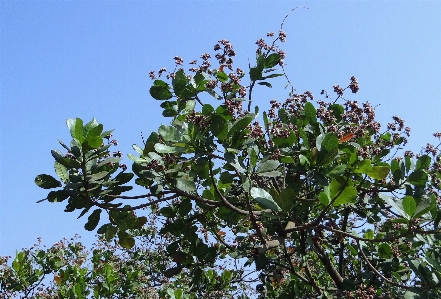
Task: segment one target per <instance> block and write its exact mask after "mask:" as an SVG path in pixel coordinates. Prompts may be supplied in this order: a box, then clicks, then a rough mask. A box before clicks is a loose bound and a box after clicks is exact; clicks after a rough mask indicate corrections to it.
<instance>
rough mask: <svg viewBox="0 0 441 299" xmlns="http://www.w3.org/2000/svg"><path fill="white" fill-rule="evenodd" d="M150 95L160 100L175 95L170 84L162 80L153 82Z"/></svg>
mask: <svg viewBox="0 0 441 299" xmlns="http://www.w3.org/2000/svg"><path fill="white" fill-rule="evenodd" d="M150 95H151V96H152V97H153V98H154V99H155V100H160V101H164V100H169V99H171V98H172V97H173V95H172V93H171V92H170V86H169V85H168V84H167V83H165V82H164V81H162V80H155V82H153V86H152V87H150Z"/></svg>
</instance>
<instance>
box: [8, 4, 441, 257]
mask: <svg viewBox="0 0 441 299" xmlns="http://www.w3.org/2000/svg"><path fill="white" fill-rule="evenodd" d="M295 6H307V7H309V9H299V10H296V11H295V12H294V13H292V14H291V16H290V17H289V18H288V20H287V21H286V22H285V27H284V29H285V31H286V32H287V34H288V39H287V42H286V44H285V45H284V47H283V48H284V50H285V52H286V53H287V57H286V59H285V62H286V63H287V64H288V65H287V67H286V69H287V71H288V74H289V75H290V79H291V82H292V83H293V85H294V87H295V88H296V89H297V91H299V92H303V91H305V90H307V89H308V90H310V91H311V92H312V93H313V94H314V95H315V96H316V97H317V98H319V97H320V95H319V93H320V91H321V89H327V90H328V91H332V86H333V85H334V84H340V85H345V84H347V83H348V82H349V78H350V77H351V76H352V75H354V76H356V77H357V78H358V79H359V82H360V88H361V89H360V92H359V93H358V94H356V95H348V99H357V100H358V101H360V102H362V101H370V102H371V103H373V104H374V105H379V106H378V107H377V108H376V112H377V115H378V117H379V120H380V121H381V122H382V123H383V124H384V125H386V123H387V122H388V121H389V120H390V117H391V116H393V115H398V116H400V117H402V118H404V119H405V120H406V125H408V126H410V127H411V128H412V135H411V138H410V141H411V142H410V143H409V146H410V147H411V149H413V150H415V151H418V150H419V149H420V148H421V147H422V146H425V144H426V143H427V142H431V143H435V142H436V140H435V139H434V138H432V137H431V134H432V133H433V132H436V131H441V124H440V112H441V109H440V108H441V104H440V97H441V93H440V88H441V57H440V52H441V51H440V48H441V34H440V32H441V18H440V16H441V1H432V2H420V1H408V2H402V1H375V2H374V1H364V2H361V1H351V2H337V1H322V2H321V1H314V2H311V1H265V2H264V1H32V2H31V1H6V0H3V1H1V2H0V30H1V33H0V34H1V43H0V46H1V48H0V59H1V60H0V72H1V73H0V99H1V109H0V111H1V115H0V123H1V131H0V134H1V141H0V154H1V157H0V159H1V160H0V161H1V168H0V213H1V216H0V255H12V254H14V252H15V249H21V248H23V247H30V246H32V244H34V242H35V240H36V238H37V237H39V236H40V237H42V238H43V241H44V243H45V244H47V245H52V244H53V243H55V242H56V241H58V240H59V239H61V238H63V237H71V236H73V235H74V234H75V233H80V234H81V235H82V236H83V239H82V240H83V241H85V243H86V244H90V243H91V242H92V241H93V240H94V234H93V233H90V232H86V231H85V230H84V228H83V225H84V223H85V220H86V219H80V220H77V219H76V217H77V216H78V215H79V213H78V212H74V213H70V214H68V213H64V212H63V209H64V206H65V205H64V203H63V204H50V203H48V202H44V203H40V204H36V203H35V202H36V201H37V200H40V199H42V198H44V197H45V195H46V194H47V191H45V190H43V189H39V188H38V187H37V186H36V185H35V184H34V178H35V176H36V175H37V174H40V173H53V158H52V156H51V154H50V150H51V149H61V148H60V146H59V145H58V143H57V138H59V139H61V140H64V141H66V142H69V141H70V136H69V133H68V130H67V128H66V126H65V120H66V119H67V118H74V117H80V118H83V119H84V120H85V121H88V120H90V119H91V118H92V117H96V118H97V119H98V121H99V122H101V123H103V124H104V126H105V128H107V129H116V131H115V136H116V139H117V140H118V141H119V143H120V146H119V149H120V150H121V151H123V152H124V154H127V153H133V150H132V149H131V145H132V144H133V143H138V144H141V137H140V134H141V132H143V133H144V135H147V136H148V135H149V133H150V132H151V131H153V130H156V129H157V128H158V126H159V125H160V124H161V123H166V122H167V121H168V120H164V119H162V118H161V117H160V113H161V110H160V109H159V108H158V106H159V105H158V104H159V103H157V102H155V101H154V100H153V99H152V98H151V97H150V95H149V92H148V90H149V87H150V84H151V81H150V79H149V78H148V72H149V71H150V70H158V69H159V68H160V67H163V66H165V67H168V68H170V69H171V68H172V67H173V65H174V64H173V59H172V58H173V57H174V56H176V55H179V56H182V57H183V58H184V60H185V61H186V62H189V61H190V60H192V59H195V58H199V56H200V55H201V54H202V53H204V52H211V53H213V51H212V49H213V45H214V44H215V43H216V42H217V41H218V40H220V39H228V40H230V41H231V42H232V43H233V45H234V47H235V50H236V52H237V54H238V57H239V58H238V59H236V66H241V67H242V68H243V69H244V70H246V68H247V60H248V57H249V58H250V60H252V58H253V57H254V51H255V45H254V43H255V41H256V40H257V39H258V38H260V37H263V36H264V35H265V34H266V32H268V31H275V32H277V31H278V29H279V26H280V22H281V21H282V19H283V18H284V16H285V15H286V14H287V13H288V12H289V11H290V9H291V8H293V7H295ZM257 94H258V96H257V97H256V100H257V103H258V104H259V105H260V106H261V108H267V107H268V101H269V100H270V99H272V98H276V99H278V100H280V101H283V100H284V99H285V97H286V95H287V94H286V91H285V90H284V89H283V88H282V89H281V88H273V89H272V90H270V89H266V87H262V88H261V89H259V90H257V91H256V95H257ZM127 160H128V159H126V161H127ZM127 162H128V161H127Z"/></svg>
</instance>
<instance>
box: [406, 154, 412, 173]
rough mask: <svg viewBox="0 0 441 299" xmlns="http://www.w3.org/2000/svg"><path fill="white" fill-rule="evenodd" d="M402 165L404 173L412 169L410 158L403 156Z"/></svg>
mask: <svg viewBox="0 0 441 299" xmlns="http://www.w3.org/2000/svg"><path fill="white" fill-rule="evenodd" d="M404 164H405V166H406V171H407V172H409V171H410V170H411V169H412V167H413V160H412V158H411V157H410V156H404Z"/></svg>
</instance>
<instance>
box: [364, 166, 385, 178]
mask: <svg viewBox="0 0 441 299" xmlns="http://www.w3.org/2000/svg"><path fill="white" fill-rule="evenodd" d="M389 171H390V170H389V166H372V168H371V170H368V171H367V172H366V174H367V175H368V176H370V177H371V178H373V179H376V180H383V179H385V178H386V177H387V175H388V174H389Z"/></svg>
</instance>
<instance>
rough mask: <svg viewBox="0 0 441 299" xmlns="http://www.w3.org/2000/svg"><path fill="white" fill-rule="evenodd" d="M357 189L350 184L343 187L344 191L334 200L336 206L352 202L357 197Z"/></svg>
mask: <svg viewBox="0 0 441 299" xmlns="http://www.w3.org/2000/svg"><path fill="white" fill-rule="evenodd" d="M357 195H358V193H357V189H356V188H355V187H352V186H348V187H346V188H344V189H343V191H342V192H341V193H340V195H338V197H337V199H336V200H335V201H334V203H333V205H334V206H339V205H344V204H348V203H351V202H354V200H355V199H356V198H357Z"/></svg>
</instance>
